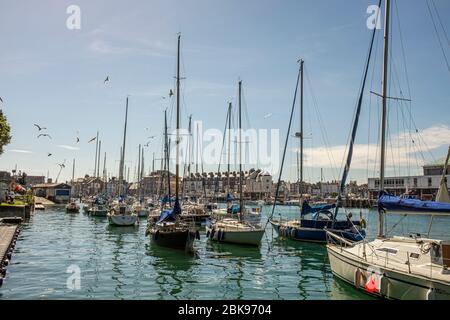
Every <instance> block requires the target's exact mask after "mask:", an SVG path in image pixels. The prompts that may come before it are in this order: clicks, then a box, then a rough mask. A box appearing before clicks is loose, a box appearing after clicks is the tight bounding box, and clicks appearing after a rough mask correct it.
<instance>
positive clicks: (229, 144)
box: [227, 102, 231, 196]
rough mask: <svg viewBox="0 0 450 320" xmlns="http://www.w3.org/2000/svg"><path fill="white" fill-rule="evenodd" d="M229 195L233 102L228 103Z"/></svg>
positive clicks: (228, 187) (228, 185)
mask: <svg viewBox="0 0 450 320" xmlns="http://www.w3.org/2000/svg"><path fill="white" fill-rule="evenodd" d="M227 153H228V155H227V157H228V159H227V196H228V193H230V165H231V163H230V162H231V102H229V103H228V151H227Z"/></svg>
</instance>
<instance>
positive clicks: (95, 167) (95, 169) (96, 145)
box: [94, 131, 98, 177]
mask: <svg viewBox="0 0 450 320" xmlns="http://www.w3.org/2000/svg"><path fill="white" fill-rule="evenodd" d="M97 152H98V131H97V137H96V138H95V159H94V160H95V164H94V177H95V175H96V172H97Z"/></svg>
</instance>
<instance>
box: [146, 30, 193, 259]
mask: <svg viewBox="0 0 450 320" xmlns="http://www.w3.org/2000/svg"><path fill="white" fill-rule="evenodd" d="M180 41H181V35H178V50H177V77H176V80H177V90H176V92H177V112H176V121H177V130H176V143H175V144H176V166H175V175H176V180H175V202H174V205H173V207H172V208H170V209H162V211H161V213H160V217H159V219H158V221H157V222H156V223H155V224H149V227H148V229H147V232H146V234H147V235H149V236H150V237H151V241H152V243H154V244H156V245H158V246H162V247H169V248H174V249H182V250H185V251H187V252H193V251H194V241H195V239H199V238H200V235H199V233H198V231H196V230H195V224H194V222H193V221H187V220H185V219H181V218H180V216H181V213H182V208H181V205H180V199H179V176H180V172H179V171H180V165H179V152H180V150H179V148H180V146H179V144H180V80H181V78H180ZM165 127H166V130H167V124H166V126H165ZM165 147H166V150H167V148H168V146H167V135H166V146H165ZM166 156H167V161H168V160H169V157H168V153H167V152H166ZM167 169H168V172H167V173H168V178H169V184H168V185H169V189H170V171H169V168H167ZM169 198H170V192H169Z"/></svg>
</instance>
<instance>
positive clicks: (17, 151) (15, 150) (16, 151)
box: [8, 149, 33, 153]
mask: <svg viewBox="0 0 450 320" xmlns="http://www.w3.org/2000/svg"><path fill="white" fill-rule="evenodd" d="M8 152H15V153H33V152H32V151H29V150H21V149H11V150H8Z"/></svg>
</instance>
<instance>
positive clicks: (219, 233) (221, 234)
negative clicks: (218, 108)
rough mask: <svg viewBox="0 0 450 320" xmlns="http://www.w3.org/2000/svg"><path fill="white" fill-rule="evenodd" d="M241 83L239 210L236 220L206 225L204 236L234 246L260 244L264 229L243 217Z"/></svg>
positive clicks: (240, 97) (244, 210)
mask: <svg viewBox="0 0 450 320" xmlns="http://www.w3.org/2000/svg"><path fill="white" fill-rule="evenodd" d="M241 100H242V81H239V141H238V143H239V207H238V208H239V209H238V212H237V213H236V215H237V218H223V219H218V220H214V221H211V222H210V223H209V224H207V225H206V236H207V237H208V238H209V239H210V240H212V241H219V242H228V243H235V244H246V245H256V246H259V245H260V244H261V239H262V237H263V235H264V229H263V228H261V226H259V225H257V224H252V223H249V222H246V221H245V219H244V216H245V215H246V214H247V210H246V208H245V206H244V198H243V188H242V183H243V181H242V178H243V174H242V173H243V171H242V116H241V111H242V106H241Z"/></svg>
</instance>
